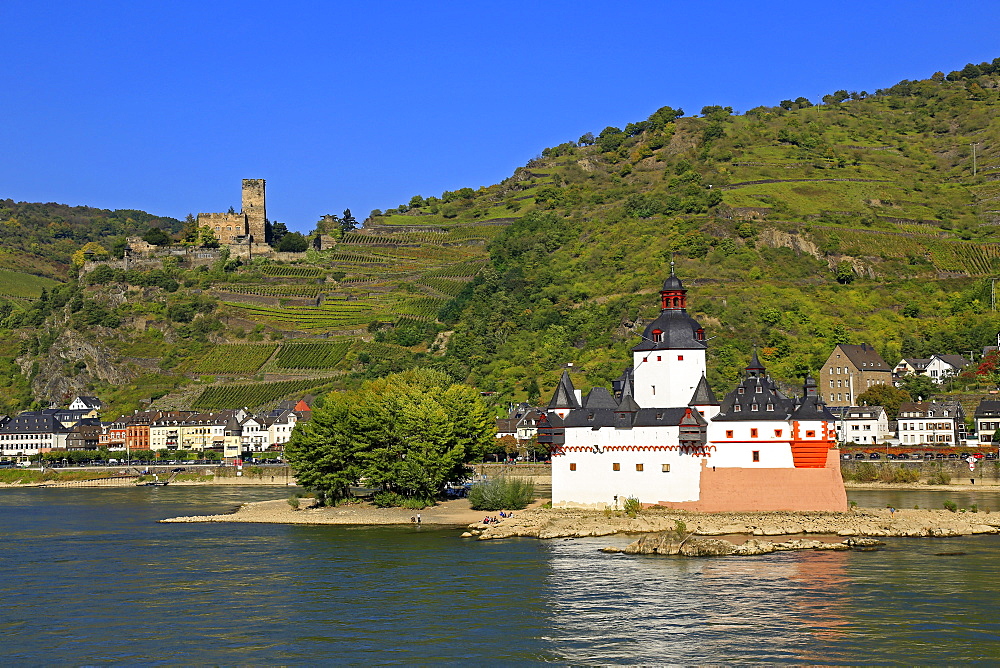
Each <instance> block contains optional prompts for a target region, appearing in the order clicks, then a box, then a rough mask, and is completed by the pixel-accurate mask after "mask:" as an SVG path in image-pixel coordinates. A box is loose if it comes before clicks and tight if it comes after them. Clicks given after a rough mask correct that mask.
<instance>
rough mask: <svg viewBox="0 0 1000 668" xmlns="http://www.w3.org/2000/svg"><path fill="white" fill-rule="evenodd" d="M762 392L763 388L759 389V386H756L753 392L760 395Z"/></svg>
mask: <svg viewBox="0 0 1000 668" xmlns="http://www.w3.org/2000/svg"><path fill="white" fill-rule="evenodd" d="M763 391H764V388H763V387H761V386H760V385H758V386H757V389H756V390H755V392H756V393H757V394H761V393H762V392H763Z"/></svg>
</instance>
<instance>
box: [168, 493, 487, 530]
mask: <svg viewBox="0 0 1000 668" xmlns="http://www.w3.org/2000/svg"><path fill="white" fill-rule="evenodd" d="M300 502H301V504H302V507H301V509H300V510H295V509H294V508H292V507H291V506H290V505H289V504H288V501H287V500H285V499H279V500H276V501H256V502H253V503H244V504H243V505H242V506H240V507H239V508H238V509H237V510H236V512H234V513H230V514H226V515H189V516H186V517H171V518H168V519H163V520H160V522H163V523H192V522H247V523H262V524H360V525H372V526H379V525H392V524H415V522H412V521H411V518H412V519H415V518H416V516H417V515H418V514H419V515H420V523H421V524H435V525H450V526H466V525H468V524H471V523H473V522H481V521H482V520H483V518H484V517H485V516H486V515H492V514H495V513H484V512H482V511H481V510H472V509H471V508H469V501H468V499H455V500H454V501H445V502H443V503H439V504H437V505H435V506H433V507H430V508H424V509H423V510H409V509H407V508H377V507H375V506H373V505H371V504H369V503H352V504H349V505H344V506H336V507H333V508H326V507H324V508H319V507H309V508H307V507H305V506H306V504H308V503H310V502H311V500H310V499H301V500H300Z"/></svg>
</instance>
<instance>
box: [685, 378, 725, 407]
mask: <svg viewBox="0 0 1000 668" xmlns="http://www.w3.org/2000/svg"><path fill="white" fill-rule="evenodd" d="M718 405H719V402H718V400H716V398H715V394H714V393H713V392H712V388H711V387H709V385H708V378H705V374H701V380H699V381H698V387H696V388H694V395H693V396H692V397H691V401H689V402H688V406H718Z"/></svg>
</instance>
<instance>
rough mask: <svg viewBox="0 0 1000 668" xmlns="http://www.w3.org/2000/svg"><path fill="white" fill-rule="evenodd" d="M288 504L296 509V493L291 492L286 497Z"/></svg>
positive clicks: (297, 502) (297, 499)
mask: <svg viewBox="0 0 1000 668" xmlns="http://www.w3.org/2000/svg"><path fill="white" fill-rule="evenodd" d="M288 505H290V506H291V507H292V510H298V509H299V497H298V496H297V495H295V494H293V495H292V496H290V497H288Z"/></svg>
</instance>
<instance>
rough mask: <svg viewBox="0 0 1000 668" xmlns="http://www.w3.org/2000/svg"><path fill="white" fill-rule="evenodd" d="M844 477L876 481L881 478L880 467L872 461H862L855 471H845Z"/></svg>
mask: <svg viewBox="0 0 1000 668" xmlns="http://www.w3.org/2000/svg"><path fill="white" fill-rule="evenodd" d="M844 477H845V478H847V479H848V480H855V481H857V482H875V481H876V480H878V479H879V471H878V467H877V466H875V465H874V464H872V463H871V462H861V463H860V464H858V466H857V468H855V469H854V472H853V473H852V472H849V471H845V472H844Z"/></svg>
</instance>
